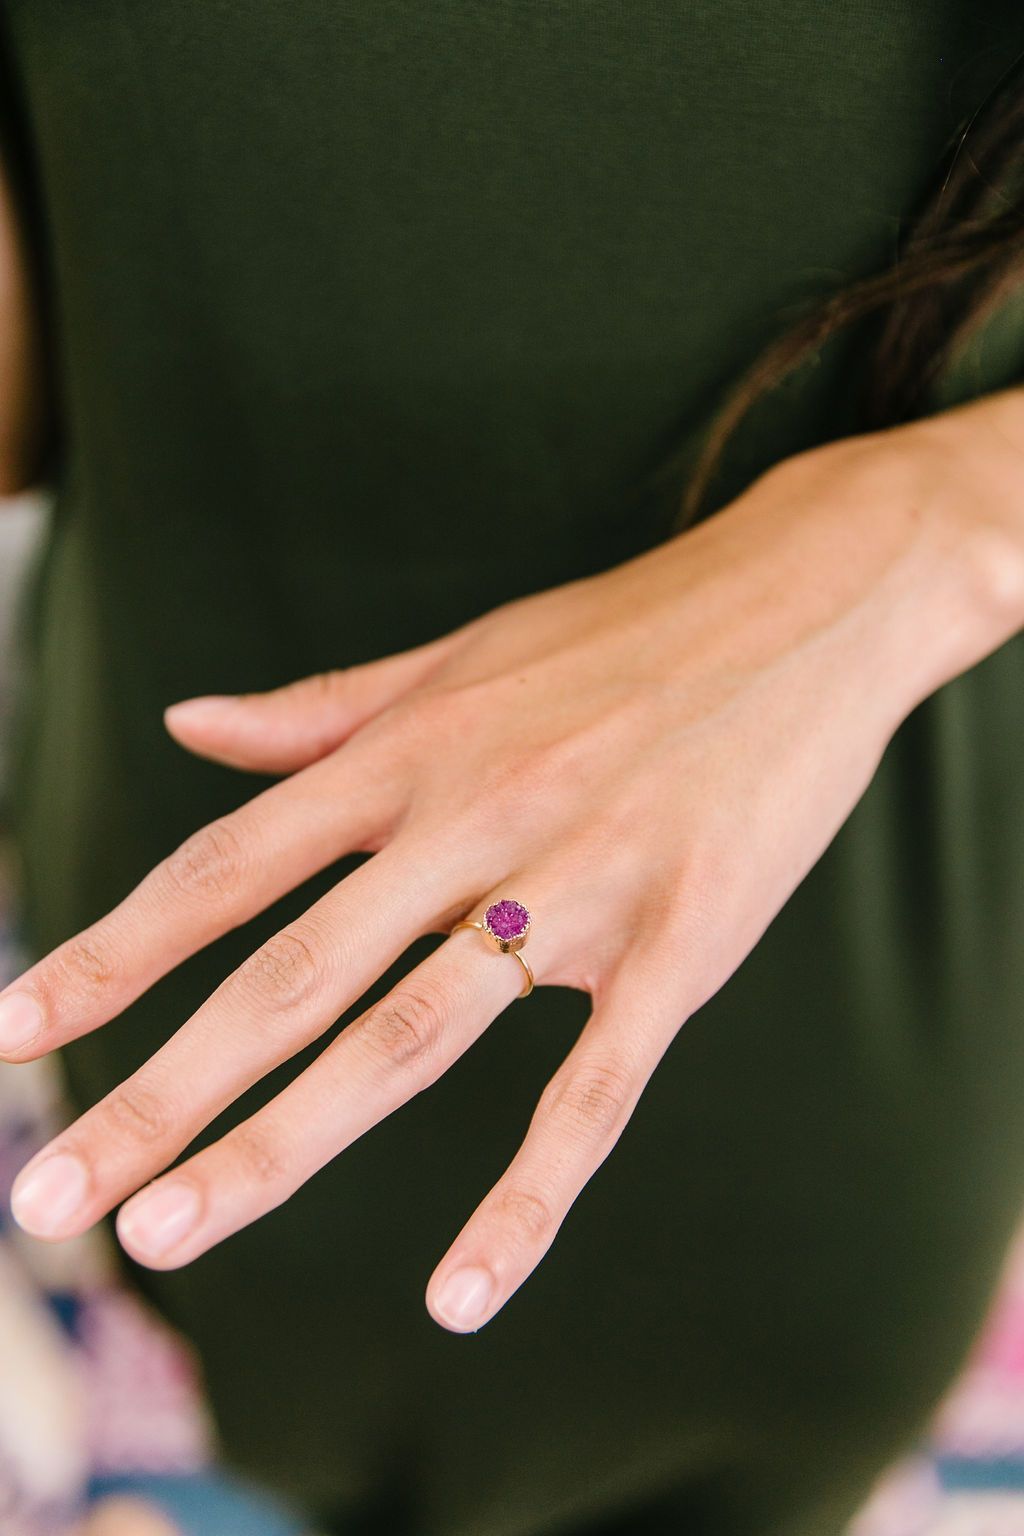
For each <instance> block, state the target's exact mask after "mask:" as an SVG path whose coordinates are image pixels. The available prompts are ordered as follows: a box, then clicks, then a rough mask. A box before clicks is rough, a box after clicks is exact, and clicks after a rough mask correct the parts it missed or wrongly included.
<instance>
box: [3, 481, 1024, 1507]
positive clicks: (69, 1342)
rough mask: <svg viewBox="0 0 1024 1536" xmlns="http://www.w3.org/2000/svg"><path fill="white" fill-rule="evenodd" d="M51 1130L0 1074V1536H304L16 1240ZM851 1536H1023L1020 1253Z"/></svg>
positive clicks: (74, 1250) (6, 736) (14, 567)
mask: <svg viewBox="0 0 1024 1536" xmlns="http://www.w3.org/2000/svg"><path fill="white" fill-rule="evenodd" d="M45 517H46V508H45V505H44V504H43V503H42V502H41V501H39V500H37V499H33V498H22V499H19V500H17V501H12V502H7V503H0V985H2V984H4V983H5V982H6V981H7V980H10V979H11V977H12V976H14V975H15V974H17V971H18V969H19V967H20V965H21V964H22V963H23V960H22V957H21V956H20V954H19V948H18V934H17V871H16V860H15V859H14V857H13V851H12V849H11V847H10V842H9V838H8V836H7V828H6V820H5V815H4V783H5V778H4V776H5V771H6V764H7V751H8V748H9V741H10V722H11V718H12V709H13V704H14V698H15V693H16V689H17V681H18V659H17V658H18V644H17V634H18V615H19V600H20V596H21V594H22V592H23V589H24V583H25V580H26V578H27V575H28V573H29V572H30V570H31V561H32V556H33V552H34V551H35V549H36V548H37V546H38V542H39V539H40V536H41V534H42V532H43V529H44V526H45ZM63 1116H64V1110H63V1107H62V1104H61V1098H60V1079H59V1068H58V1067H57V1066H56V1065H55V1064H54V1063H53V1062H51V1061H46V1060H44V1061H41V1062H36V1063H31V1064H29V1065H27V1066H19V1067H12V1066H9V1065H5V1064H3V1063H0V1359H2V1360H3V1363H4V1364H3V1369H2V1371H0V1536H64V1533H65V1532H67V1533H69V1536H70V1533H72V1532H74V1533H75V1536H174V1533H180V1536H301V1533H303V1532H304V1531H305V1527H304V1525H303V1522H302V1521H301V1519H300V1518H299V1517H298V1516H297V1515H296V1514H295V1513H294V1512H292V1511H289V1510H286V1509H283V1508H281V1507H280V1506H279V1505H278V1504H277V1503H276V1502H275V1501H274V1500H272V1499H270V1498H268V1497H267V1496H266V1495H265V1494H263V1493H262V1492H261V1491H259V1490H254V1489H253V1488H251V1487H250V1486H248V1485H244V1484H242V1483H241V1482H239V1481H238V1480H237V1479H235V1478H233V1477H232V1475H231V1473H230V1471H229V1470H228V1469H225V1468H224V1467H223V1466H221V1465H220V1464H219V1460H218V1455H217V1445H216V1432H215V1428H214V1426H213V1425H212V1424H211V1423H210V1421H209V1417H208V1415H207V1413H206V1410H205V1407H204V1405H203V1399H202V1377H201V1362H198V1361H196V1360H195V1359H194V1358H193V1357H192V1354H191V1352H190V1350H189V1348H188V1345H187V1342H186V1341H184V1340H181V1339H179V1338H177V1337H175V1336H174V1335H172V1334H171V1333H170V1332H169V1331H168V1330H167V1329H166V1328H165V1327H164V1326H163V1325H162V1323H161V1322H160V1321H159V1320H158V1319H157V1318H155V1317H154V1316H152V1315H151V1314H150V1313H149V1312H148V1310H147V1309H146V1308H145V1307H144V1306H143V1305H142V1304H141V1303H140V1302H139V1301H138V1300H137V1299H136V1298H135V1297H134V1295H133V1294H132V1293H131V1292H130V1290H129V1289H128V1288H127V1287H126V1286H125V1284H124V1282H123V1279H122V1277H121V1276H120V1274H119V1272H118V1268H117V1265H116V1262H115V1255H114V1254H113V1252H112V1251H111V1249H110V1247H109V1246H108V1243H107V1239H106V1237H105V1235H104V1234H102V1233H89V1234H86V1237H85V1238H82V1239H77V1240H75V1241H73V1242H71V1243H62V1244H56V1245H48V1244H43V1243H37V1242H34V1241H33V1240H31V1239H29V1238H26V1237H24V1236H23V1235H22V1234H21V1233H19V1232H18V1231H17V1229H16V1228H14V1227H13V1226H12V1224H11V1222H10V1219H9V1216H8V1205H7V1196H8V1191H9V1189H10V1184H11V1181H12V1179H13V1177H14V1174H15V1173H16V1172H17V1170H18V1168H19V1167H20V1166H21V1165H22V1163H24V1162H25V1161H26V1160H27V1158H28V1157H29V1156H31V1154H32V1152H33V1151H34V1150H35V1149H36V1148H37V1147H38V1146H41V1145H43V1144H44V1143H45V1141H47V1140H48V1139H49V1138H50V1136H51V1135H52V1134H53V1133H54V1131H55V1130H56V1129H57V1128H58V1126H59V1124H60V1123H61V1121H62V1118H63ZM280 1411H286V1405H280ZM394 1536H401V1533H400V1532H397V1531H396V1532H395V1533H394ZM751 1536H756V1533H754V1532H752V1533H751ZM822 1536H832V1533H827V1532H823V1533H822ZM847 1536H1024V1238H1022V1240H1021V1241H1020V1242H1018V1243H1017V1244H1016V1246H1015V1248H1014V1249H1013V1250H1012V1251H1011V1253H1010V1254H1009V1256H1008V1260H1007V1265H1006V1270H1005V1275H1004V1281H1003V1285H1002V1288H1001V1290H1000V1293H999V1295H998V1297H997V1299H996V1303H995V1305H994V1307H993V1309H992V1313H991V1315H990V1318H989V1322H988V1325H987V1327H986V1329H985V1330H984V1332H983V1334H982V1336H981V1338H980V1339H979V1340H978V1342H977V1345H976V1348H975V1350H974V1353H973V1356H972V1358H971V1360H970V1362H969V1364H968V1367H967V1369H966V1371H965V1372H964V1375H963V1377H962V1378H961V1380H960V1381H959V1382H957V1383H956V1384H955V1386H954V1388H953V1390H952V1391H951V1392H950V1394H949V1396H948V1398H947V1400H946V1402H945V1403H944V1404H943V1405H942V1408H941V1410H940V1412H939V1413H938V1415H937V1417H936V1420H935V1422H934V1424H933V1426H932V1429H931V1432H930V1434H929V1435H928V1437H927V1438H926V1440H925V1441H924V1442H923V1443H922V1444H921V1445H920V1446H919V1447H917V1448H916V1450H915V1451H914V1453H913V1454H912V1455H910V1456H909V1457H908V1458H907V1459H906V1460H904V1461H902V1462H900V1463H899V1464H898V1465H896V1466H894V1467H892V1468H891V1469H889V1470H888V1471H887V1472H886V1473H885V1475H884V1476H883V1477H882V1478H881V1479H880V1481H879V1483H878V1486H877V1488H876V1490H875V1493H874V1495H873V1497H872V1498H871V1499H870V1501H869V1503H868V1505H867V1506H866V1508H865V1509H864V1510H863V1511H862V1513H861V1515H860V1516H859V1517H858V1519H857V1520H856V1521H855V1522H854V1525H853V1526H852V1527H851V1528H850V1529H849V1531H848V1532H847Z"/></svg>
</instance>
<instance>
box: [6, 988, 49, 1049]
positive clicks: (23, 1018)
mask: <svg viewBox="0 0 1024 1536" xmlns="http://www.w3.org/2000/svg"><path fill="white" fill-rule="evenodd" d="M42 1027H43V1010H42V1009H41V1008H40V1006H39V1004H38V1003H37V1002H36V1000H35V998H34V997H30V996H29V994H28V993H27V992H11V993H10V994H9V995H8V996H7V997H4V998H0V1056H7V1055H13V1053H14V1052H16V1051H21V1050H24V1048H25V1046H26V1045H28V1044H29V1042H30V1041H32V1040H34V1039H35V1038H36V1035H38V1034H39V1033H40V1031H41V1030H42Z"/></svg>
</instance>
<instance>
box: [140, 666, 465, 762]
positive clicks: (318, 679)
mask: <svg viewBox="0 0 1024 1536" xmlns="http://www.w3.org/2000/svg"><path fill="white" fill-rule="evenodd" d="M451 640H452V637H451V636H450V635H445V636H443V637H442V638H441V639H440V640H431V641H429V642H428V643H427V644H425V645H418V646H415V647H414V648H413V649H412V650H409V651H399V652H398V653H397V654H395V655H393V656H382V657H380V658H379V659H378V660H376V661H369V662H363V663H361V664H360V665H358V666H352V667H342V668H339V669H338V670H337V671H334V672H320V673H317V674H316V675H315V676H314V677H304V678H302V679H301V680H300V681H299V682H296V683H289V684H288V685H287V686H286V687H284V688H273V689H270V690H269V691H268V692H266V693H238V694H216V695H215V694H209V695H206V696H204V697H202V698H196V699H185V700H183V701H182V702H181V703H180V704H172V705H170V707H169V708H168V709H166V710H165V711H164V724H165V725H166V727H167V729H168V731H169V732H170V734H171V735H172V736H173V737H174V739H175V741H177V742H179V743H180V744H181V746H183V747H187V748H188V750H189V751H190V752H194V753H196V754H197V756H199V757H208V758H212V759H213V760H214V761H215V762H219V763H228V764H230V765H231V766H232V767H234V768H248V769H251V770H253V771H254V772H259V773H293V772H294V771H295V770H296V769H298V768H304V767H306V765H307V764H308V763H313V762H315V761H316V760H317V759H318V758H321V757H326V755H327V753H328V752H333V751H334V749H335V747H340V746H341V744H342V742H343V741H345V739H346V738H347V737H348V736H350V735H351V734H352V733H353V731H356V730H358V728H359V726H361V725H363V724H364V723H365V721H367V720H370V719H372V717H373V716H374V715H376V714H379V713H380V711H381V710H383V709H385V708H386V707H387V706H388V705H389V704H391V703H393V702H394V701H395V700H396V699H399V698H401V696H402V695H403V694H404V693H408V692H409V690H410V689H412V688H415V687H416V686H417V685H418V684H419V683H421V682H423V681H424V680H425V679H426V678H427V677H428V676H429V675H430V673H431V672H432V671H433V670H434V668H435V667H437V666H438V665H439V664H440V662H441V661H442V659H443V658H444V656H445V654H446V653H447V650H448V648H449V646H450V644H451Z"/></svg>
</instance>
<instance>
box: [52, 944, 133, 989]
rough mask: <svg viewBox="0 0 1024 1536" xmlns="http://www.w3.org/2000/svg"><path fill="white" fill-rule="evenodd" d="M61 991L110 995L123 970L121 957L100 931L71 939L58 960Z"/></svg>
mask: <svg viewBox="0 0 1024 1536" xmlns="http://www.w3.org/2000/svg"><path fill="white" fill-rule="evenodd" d="M58 969H59V972H60V982H61V988H62V990H70V991H71V992H73V993H75V994H81V993H85V994H87V995H90V996H91V995H94V994H96V993H101V992H106V991H109V990H110V988H111V987H112V986H113V984H114V982H115V980H116V979H117V976H118V973H119V971H120V969H121V962H120V957H119V956H118V954H117V952H116V950H115V949H114V946H113V945H112V944H111V942H110V940H109V939H108V938H107V937H106V936H105V935H104V934H103V932H102V931H101V930H100V929H98V928H91V929H87V930H86V931H85V932H84V933H80V934H78V935H77V936H76V937H75V938H73V939H70V940H69V941H68V943H67V945H66V946H65V947H64V949H63V950H62V951H61V953H60V955H59V958H58Z"/></svg>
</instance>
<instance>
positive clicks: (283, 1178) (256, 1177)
mask: <svg viewBox="0 0 1024 1536" xmlns="http://www.w3.org/2000/svg"><path fill="white" fill-rule="evenodd" d="M231 1139H232V1142H233V1144H234V1152H235V1156H236V1157H237V1158H238V1161H239V1164H240V1165H241V1168H242V1171H243V1174H244V1175H245V1176H246V1177H247V1178H248V1179H250V1180H251V1181H252V1183H254V1184H275V1185H282V1184H288V1183H289V1182H290V1180H291V1176H292V1171H293V1168H294V1161H295V1160H294V1156H293V1154H292V1151H291V1148H290V1147H289V1145H288V1144H287V1142H286V1141H285V1140H284V1138H283V1137H282V1136H281V1134H280V1132H279V1131H278V1130H276V1129H274V1128H272V1127H271V1126H269V1125H264V1124H262V1123H261V1122H260V1121H259V1120H247V1121H246V1122H245V1123H244V1124H242V1125H240V1126H238V1127H237V1128H236V1129H235V1130H234V1131H233V1132H232V1137H231Z"/></svg>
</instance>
